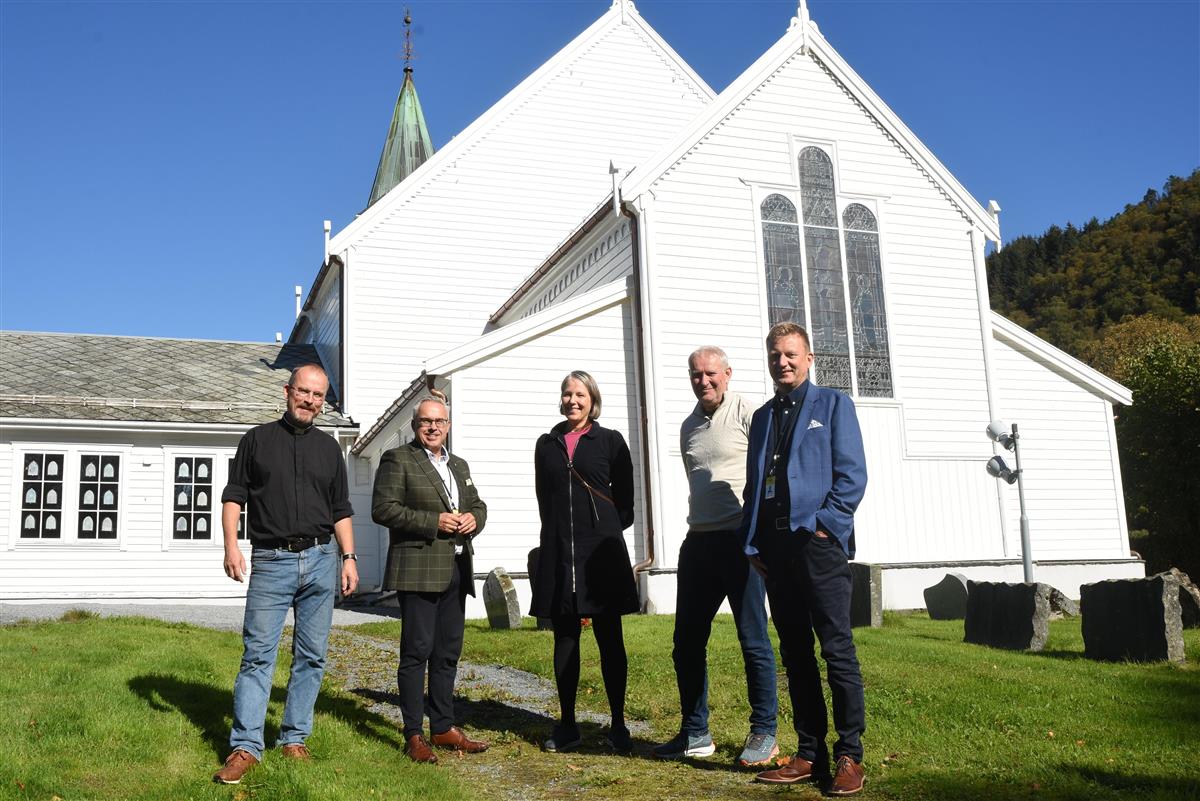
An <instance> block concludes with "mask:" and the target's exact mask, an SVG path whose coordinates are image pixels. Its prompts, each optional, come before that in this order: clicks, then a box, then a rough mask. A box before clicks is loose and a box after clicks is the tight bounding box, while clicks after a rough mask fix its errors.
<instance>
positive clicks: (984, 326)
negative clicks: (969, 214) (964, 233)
mask: <svg viewBox="0 0 1200 801" xmlns="http://www.w3.org/2000/svg"><path fill="white" fill-rule="evenodd" d="M969 233H970V237H971V259H972V262H973V264H974V266H975V298H976V302H977V303H978V305H979V332H980V335H981V336H982V337H983V342H982V344H983V380H984V385H985V386H986V388H987V400H988V422H989V423H990V422H991V421H992V420H999V419H1000V399H999V397H997V390H996V374H995V370H994V366H993V365H994V361H993V359H992V341H993V340H992V307H991V301H990V299H989V298H988V288H987V264H986V261H985V260H984V255H983V248H984V239H983V235H982V234H981V232H980V231H979V230H978V229H977V228H975V227H974V226H971V230H970V232H969ZM999 447H1000V446H999V445H997V444H996V443H995V442H993V443H992V455H996V454H998V453H999V452H1000V451H999ZM992 483H993V484H995V485H996V503H997V504H998V505H999V506H1000V540H1001V549H1002V553H1003V554H1004V556H1005V557H1006V558H1007V557H1008V503H1007V502H1006V499H1007V497H1008V493H1006V492H1005V487H1007V486H1008V484H1007V482H1004V481H993V482H992Z"/></svg>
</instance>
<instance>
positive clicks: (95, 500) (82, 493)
mask: <svg viewBox="0 0 1200 801" xmlns="http://www.w3.org/2000/svg"><path fill="white" fill-rule="evenodd" d="M96 489H97V487H96V485H95V484H84V485H83V486H81V487H80V488H79V508H80V509H95V508H96V507H97V506H99V505H100V496H99V495H98V494H97V493H96Z"/></svg>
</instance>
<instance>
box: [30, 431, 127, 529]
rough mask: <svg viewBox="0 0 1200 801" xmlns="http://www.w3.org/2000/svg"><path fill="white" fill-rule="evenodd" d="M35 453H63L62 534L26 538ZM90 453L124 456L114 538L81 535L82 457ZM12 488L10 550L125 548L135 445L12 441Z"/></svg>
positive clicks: (118, 489)
mask: <svg viewBox="0 0 1200 801" xmlns="http://www.w3.org/2000/svg"><path fill="white" fill-rule="evenodd" d="M31 453H53V454H62V457H63V498H62V507H61V509H60V513H61V516H60V518H59V519H60V521H61V525H60V527H59V534H60V536H59V537H55V538H45V537H38V538H37V539H26V538H23V537H22V536H21V506H22V502H23V498H24V485H25V456H26V455H27V454H31ZM87 455H99V456H116V457H118V458H119V459H120V475H119V476H118V477H117V481H116V484H117V531H116V535H117V536H116V537H115V538H113V539H101V538H100V537H96V538H94V539H92V538H87V539H80V537H79V512H80V509H79V481H80V469H79V462H80V458H81V457H83V456H87ZM12 460H13V462H12V475H13V482H12V485H13V486H12V490H11V496H10V506H9V509H10V510H11V511H10V514H9V529H8V530H9V538H8V549H9V550H17V549H20V550H25V549H27V548H32V549H35V550H36V549H38V548H71V547H84V548H88V549H92V548H99V549H107V550H117V551H123V550H125V549H126V548H125V527H126V520H127V519H128V517H129V470H130V469H131V467H132V465H133V448H132V447H131V446H128V445H108V444H84V443H77V442H71V443H62V442H14V443H13V444H12Z"/></svg>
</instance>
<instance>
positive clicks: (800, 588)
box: [755, 531, 867, 766]
mask: <svg viewBox="0 0 1200 801" xmlns="http://www.w3.org/2000/svg"><path fill="white" fill-rule="evenodd" d="M755 545H756V546H757V547H758V549H759V552H760V554H761V558H762V560H763V561H764V562H765V563H766V565H767V598H768V599H770V602H771V619H772V621H773V622H774V623H775V630H776V631H777V632H779V657H780V661H782V662H783V666H784V668H785V669H786V670H787V677H788V692H789V695H790V696H791V699H792V714H793V717H794V718H795V722H796V734H797V735H798V736H799V745H798V747H797V749H796V755H797V756H799V757H801V758H802V759H807V760H809V761H810V762H813V763H815V764H816V765H817V766H825V765H828V764H829V752H828V749H827V746H826V743H825V737H826V735H827V734H828V731H829V723H828V718H827V716H828V711H827V709H826V707H825V696H824V694H823V693H822V691H821V673H820V668H819V666H818V664H817V657H816V654H815V653H814V651H813V634H814V633H815V634H816V639H817V640H818V641H819V642H820V643H821V656H822V657H823V658H824V659H825V666H826V670H827V673H828V677H829V688H830V691H831V696H832V700H833V725H834V729H835V730H836V731H837V735H838V739H837V741H836V742H835V743H834V746H833V756H834V758H835V759H836V758H838V757H841V756H849V757H851V758H853V759H854V760H855V761H858V762H861V761H862V756H863V749H862V733H863V732H864V731H865V730H866V727H867V723H866V702H865V698H864V695H863V682H862V671H861V670H860V668H859V665H858V655H857V654H856V652H855V650H854V637H853V635H852V634H851V631H850V590H851V575H850V564H849V561H848V560H847V558H846V552H845V551H843V550H842V548H841V546H840V545H838V542H837V540H835V539H834V538H833V537H817V536H816V535H814V534H809V533H807V532H791V531H778V532H776V531H760V532H759V534H758V536H757V537H756V538H755Z"/></svg>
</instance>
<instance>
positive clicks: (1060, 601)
mask: <svg viewBox="0 0 1200 801" xmlns="http://www.w3.org/2000/svg"><path fill="white" fill-rule="evenodd" d="M1050 615H1051V617H1054V618H1060V617H1079V604H1077V603H1075V602H1074V601H1072V600H1071V599H1070V598H1068V597H1067V596H1066V593H1064V592H1062V591H1061V590H1058V589H1057V588H1055V587H1051V588H1050Z"/></svg>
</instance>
